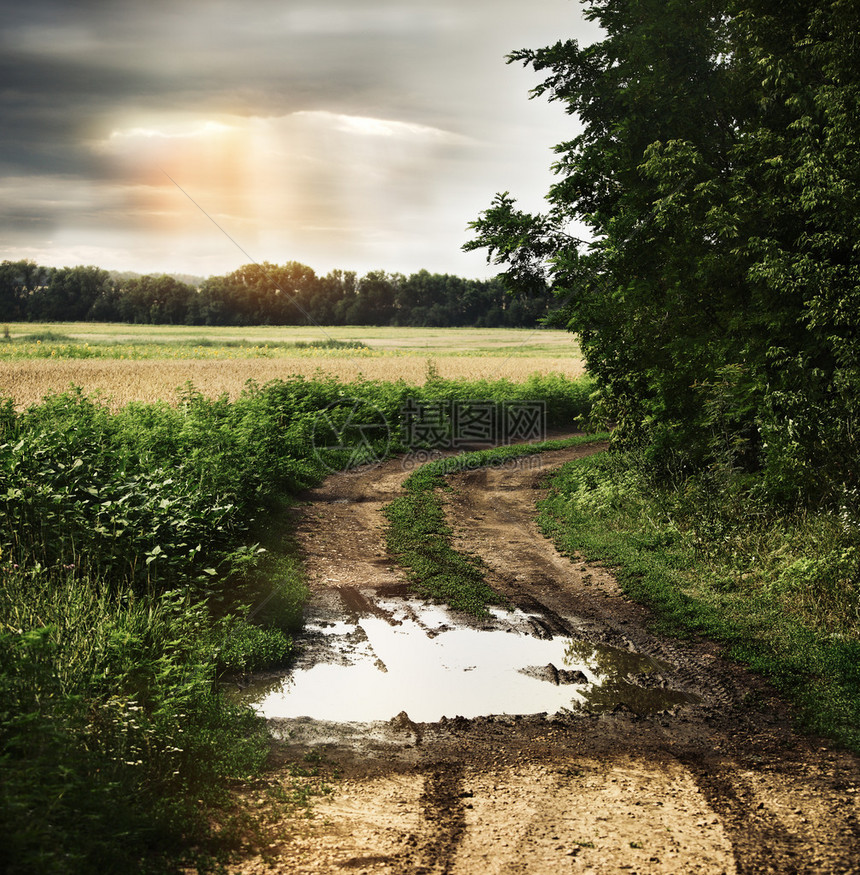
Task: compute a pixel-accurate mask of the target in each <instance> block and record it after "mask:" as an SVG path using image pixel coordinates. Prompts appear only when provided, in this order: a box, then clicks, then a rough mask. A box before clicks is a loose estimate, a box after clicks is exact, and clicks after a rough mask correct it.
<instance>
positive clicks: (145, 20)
mask: <svg viewBox="0 0 860 875" xmlns="http://www.w3.org/2000/svg"><path fill="white" fill-rule="evenodd" d="M540 9H543V14H542V15H541V14H537V13H536V10H540ZM550 10H551V11H550ZM0 15H2V19H0V21H2V25H0V201H2V205H0V234H2V236H3V237H4V238H5V240H6V241H7V242H8V241H9V240H12V239H13V238H14V239H15V240H16V241H17V240H18V239H19V238H21V235H25V236H26V232H27V229H28V228H62V227H71V226H72V224H77V226H80V225H81V223H82V222H83V221H84V219H86V223H87V226H88V227H90V228H93V229H95V228H97V226H98V223H99V221H100V219H99V216H102V217H103V219H104V223H105V228H107V229H113V228H115V227H116V225H117V223H121V219H119V218H117V217H118V215H119V213H118V210H119V208H118V207H117V205H116V202H115V199H116V198H117V197H119V196H118V195H117V194H116V191H115V189H113V188H111V186H113V185H114V184H119V183H121V182H122V180H120V179H119V177H118V174H121V173H122V172H123V171H122V168H121V167H119V166H118V165H117V163H116V162H115V161H112V160H110V159H109V156H108V157H106V152H105V148H104V147H105V144H106V143H108V142H109V141H110V138H111V135H112V133H113V132H115V131H116V130H118V129H122V130H127V129H129V128H135V127H137V126H138V125H141V124H142V125H144V126H145V125H146V123H147V119H151V118H154V119H165V118H170V117H172V116H175V117H180V116H182V115H183V114H185V115H186V116H187V115H194V116H196V117H206V116H207V115H211V116H212V117H213V118H223V117H225V116H241V117H245V118H252V117H254V118H271V119H278V118H283V117H287V116H290V114H292V113H297V112H301V111H310V112H312V113H333V114H341V115H344V116H356V117H363V118H372V119H382V120H389V121H392V122H399V123H405V124H412V125H421V126H425V127H427V128H432V129H440V130H441V131H443V132H450V133H451V134H453V135H462V137H463V138H466V139H468V140H469V141H471V142H475V143H477V142H478V141H482V142H484V143H485V144H486V145H487V149H488V151H487V153H486V155H484V156H483V157H481V156H479V155H478V154H477V152H473V153H471V154H469V155H466V154H465V152H464V151H463V150H461V152H459V153H457V156H454V157H452V153H450V152H447V153H445V159H444V160H445V161H446V162H447V163H448V164H450V168H446V167H443V165H442V163H438V164H437V165H436V167H437V168H441V169H442V170H444V171H445V172H448V169H450V173H449V174H448V178H449V180H450V181H451V184H452V185H459V184H460V180H462V181H463V185H467V184H468V183H469V182H471V181H472V180H473V179H474V178H475V177H476V171H477V169H478V167H479V165H482V166H483V168H484V169H486V168H491V167H492V166H493V164H494V162H496V161H497V160H500V158H499V156H500V155H501V154H502V151H503V150H504V149H507V150H510V149H511V148H512V147H513V146H514V145H515V144H516V142H517V141H518V139H520V138H521V139H523V140H525V139H527V138H529V137H530V136H531V137H532V139H533V137H534V132H533V131H530V130H528V129H527V128H524V125H523V118H524V117H525V118H530V117H529V116H528V115H527V114H526V116H524V115H523V114H522V109H521V108H522V107H523V106H524V105H525V104H526V100H525V97H526V91H527V87H528V84H530V83H527V82H526V81H525V80H524V79H523V78H522V73H521V72H518V73H516V74H514V75H513V76H512V74H511V72H510V68H506V67H505V65H504V61H503V57H504V54H505V53H506V52H508V51H510V50H512V49H514V48H518V47H520V46H522V45H543V44H546V43H547V42H550V41H554V40H555V39H557V38H559V37H563V36H567V35H571V33H572V32H573V31H574V30H575V28H576V27H578V26H581V22H580V20H579V15H578V4H577V3H576V2H575V0H570V2H569V3H565V2H563V0H531V2H530V3H528V4H527V3H525V2H524V0H254V2H250V3H243V4H240V3H236V2H235V0H230V2H226V0H152V2H147V3H142V2H140V0H74V2H70V0H64V2H55V0H30V2H25V3H22V2H14V3H12V2H8V0H0ZM563 15H566V19H565V20H562V16H563ZM555 19H558V20H555ZM574 35H575V34H574ZM515 76H519V77H520V78H515ZM514 82H515V83H516V85H514V86H511V83H514ZM141 120H142V121H141ZM550 142H551V141H550ZM547 145H549V143H548V144H547ZM428 154H429V153H428ZM433 154H434V155H435V156H436V158H435V159H434V160H437V161H438V162H441V161H442V158H441V157H440V155H441V154H442V153H440V152H439V151H438V150H437V151H436V152H434V153H433ZM506 154H508V153H506ZM548 163H549V159H548V160H547V164H548ZM392 172H393V171H392ZM432 172H433V168H432V167H430V166H428V168H427V176H426V178H425V181H424V182H423V183H422V185H424V186H425V187H426V188H427V190H428V191H430V190H431V189H432V184H431V183H430V181H429V174H430V173H432ZM403 173H404V174H406V173H409V174H412V175H413V176H414V174H415V167H414V166H413V165H409V167H408V169H407V170H404V171H403ZM52 179H54V180H55V181H56V185H54V186H52V183H51V180H52ZM308 179H309V180H311V179H312V178H311V177H308ZM28 180H29V182H30V184H29V191H31V192H32V194H30V193H28ZM125 182H126V184H127V185H131V184H133V183H132V182H130V181H128V180H126V181H125ZM407 183H408V184H407ZM298 184H299V183H296V185H298ZM308 184H309V185H310V184H311V183H310V182H308ZM313 184H314V185H316V186H319V188H318V190H317V191H316V192H315V195H316V197H317V199H318V200H321V201H325V200H326V198H327V197H329V196H331V197H333V195H331V193H330V192H328V190H324V189H325V186H326V185H328V186H329V187H330V188H331V187H332V186H335V185H336V184H337V183H336V182H333V181H332V180H331V179H327V178H323V177H322V176H320V177H319V178H313ZM387 184H388V185H389V186H390V188H391V190H392V191H396V187H397V184H398V180H397V179H395V178H394V177H392V176H390V175H389V178H388V181H387ZM515 184H516V180H513V183H509V182H508V180H507V179H499V182H498V183H496V182H494V181H491V182H489V183H488V185H489V186H492V187H493V188H489V189H488V191H487V194H488V195H489V193H491V192H492V190H494V188H507V187H513V186H514V185H515ZM87 187H89V188H88V189H87ZM403 191H404V192H407V191H408V193H409V197H410V198H412V199H413V200H414V201H417V200H418V199H419V198H420V192H419V191H418V189H417V188H416V185H415V184H414V183H413V182H412V181H411V180H404V181H403ZM481 197H482V198H483V197H485V196H484V195H481ZM310 198H311V193H308V195H307V199H308V200H310ZM465 209H471V207H466V208H465ZM472 216H473V214H467V215H465V216H463V217H458V218H456V219H452V221H456V223H457V227H458V228H462V227H463V226H464V225H465V222H466V221H467V220H468V219H469V218H471V217H472ZM49 243H50V241H48V240H47V239H46V240H44V241H43V245H48V244H49Z"/></svg>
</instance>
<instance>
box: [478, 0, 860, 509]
mask: <svg viewBox="0 0 860 875" xmlns="http://www.w3.org/2000/svg"><path fill="white" fill-rule="evenodd" d="M772 10H773V4H772V3H767V2H764V0H599V2H597V0H592V2H588V3H587V10H586V16H587V17H588V18H590V19H592V20H597V21H598V22H599V23H600V25H601V26H602V28H603V30H604V32H605V37H604V38H603V39H602V40H601V41H599V42H597V43H595V44H593V45H590V46H585V47H580V46H579V45H578V44H577V43H576V42H575V41H572V40H568V41H566V42H560V43H557V44H556V45H554V46H551V47H548V48H544V49H538V50H520V51H517V52H514V53H513V54H512V55H511V56H510V58H509V60H511V61H522V62H524V63H526V64H528V65H531V66H532V67H534V69H535V70H537V71H539V72H544V73H548V76H547V78H546V79H545V80H544V82H543V83H542V84H541V85H539V86H538V87H537V88H536V89H535V90H534V94H535V95H544V96H547V97H549V99H550V100H555V101H560V102H562V103H564V104H565V105H566V108H567V111H568V112H569V113H570V114H572V115H575V116H576V117H577V118H578V120H579V123H580V124H581V126H582V130H581V132H580V133H579V134H577V135H576V136H574V137H573V138H572V139H571V140H569V141H567V142H565V143H561V144H560V145H558V146H557V147H556V150H555V151H556V154H557V156H558V158H557V161H556V164H555V171H556V173H557V175H558V181H557V182H555V183H554V184H553V186H552V187H551V189H550V191H549V193H548V195H547V201H548V209H547V211H546V212H545V213H544V214H541V215H530V214H527V213H524V212H522V211H520V210H518V209H517V207H516V203H515V201H514V200H513V199H512V198H511V197H510V196H509V195H508V194H507V193H505V194H502V195H498V196H497V197H496V199H495V201H494V202H493V204H492V205H491V207H490V209H488V210H487V211H486V212H485V213H483V214H482V215H481V216H480V217H479V219H478V220H477V221H475V222H473V223H472V227H473V228H474V230H475V231H476V232H477V233H476V238H475V239H474V240H473V241H471V242H470V243H469V244H467V248H469V249H474V248H478V247H487V248H488V249H489V256H488V257H489V258H490V259H492V260H494V261H495V262H496V263H498V264H502V265H504V266H505V267H506V270H505V274H504V276H505V277H506V280H507V281H508V283H509V284H510V285H512V286H513V287H517V288H529V287H534V286H536V285H539V284H540V283H548V284H549V285H551V287H552V288H553V290H554V291H555V292H556V294H557V295H559V296H560V297H561V299H562V302H563V306H562V307H561V309H560V311H559V312H558V315H557V317H556V321H557V322H560V323H561V324H564V325H566V326H567V327H569V328H570V329H571V330H573V331H576V332H577V333H578V334H579V335H580V339H581V343H582V348H583V352H584V354H585V356H586V360H587V363H588V367H589V370H590V371H591V372H592V373H593V374H594V375H595V376H596V377H597V379H598V381H599V385H600V387H601V391H602V392H603V395H604V398H605V400H606V404H607V408H608V410H609V412H610V413H611V415H612V416H614V417H615V418H616V419H617V421H618V423H619V428H618V432H617V438H616V440H617V441H618V442H623V441H637V442H641V443H643V444H644V445H646V446H647V447H648V450H649V452H650V453H651V457H652V459H653V460H654V461H655V462H657V463H660V464H663V465H665V464H666V463H667V462H668V460H669V459H672V460H673V462H674V463H676V464H677V463H678V462H679V461H680V462H681V463H684V464H687V465H702V464H714V463H715V462H720V463H721V464H723V465H728V466H729V467H737V466H742V467H745V468H749V469H753V468H756V467H764V469H765V470H766V472H767V473H768V483H769V485H770V486H771V487H772V488H773V489H774V490H775V491H777V492H781V493H782V494H783V495H786V496H787V495H788V493H790V492H792V491H793V492H805V493H806V494H809V493H810V492H811V491H812V490H813V488H814V487H815V486H816V485H819V486H820V485H821V484H822V483H823V482H825V481H823V480H822V478H821V476H820V473H821V472H820V470H819V471H818V472H817V476H816V478H815V480H814V481H813V480H812V478H810V477H808V476H804V474H803V472H804V470H805V469H806V468H807V466H809V465H811V464H819V463H824V462H826V470H827V472H828V475H829V483H828V489H827V491H829V492H830V493H832V492H833V490H834V489H837V490H838V489H841V488H842V485H844V484H846V483H847V482H848V480H849V479H850V478H851V477H854V478H855V479H856V476H857V474H856V469H855V470H854V472H853V474H852V473H851V471H850V470H849V469H850V468H852V467H853V462H850V461H849V460H850V459H852V458H854V459H856V455H857V453H856V451H857V449H858V446H857V444H856V440H857V438H856V435H857V434H858V432H857V429H856V422H855V421H854V419H853V417H854V414H853V410H857V409H860V407H858V405H857V404H856V401H857V400H860V399H858V398H857V389H858V386H860V380H858V368H857V365H858V361H857V356H858V355H860V353H859V352H858V346H857V344H856V339H857V338H856V331H857V327H858V324H860V319H858V301H860V276H858V272H857V270H856V265H857V253H858V235H857V230H856V227H855V223H854V222H853V217H854V216H856V215H857V206H858V202H857V197H858V185H857V183H858V176H857V171H858V167H857V158H856V143H857V139H858V113H857V106H858V101H857V96H858V92H857V87H858V81H860V76H859V75H858V72H857V68H856V64H855V63H853V61H852V59H853V57H854V42H855V36H854V34H856V33H857V25H858V21H857V17H858V10H857V8H856V4H855V3H849V2H847V0H831V2H818V3H808V2H803V3H801V2H789V3H785V4H781V5H780V9H779V11H778V13H774V12H773V11H772ZM852 143H854V144H855V147H854V148H853V149H852V147H851V144H852ZM573 220H578V221H580V222H584V223H585V224H586V225H587V226H588V228H589V230H590V232H591V234H592V235H593V241H592V242H591V243H590V244H583V243H582V242H581V241H578V240H576V239H574V238H573V237H572V236H571V235H570V233H569V229H570V227H571V222H572V221H573ZM849 403H850V404H851V405H852V407H846V405H847V404H849ZM813 411H814V412H813ZM825 412H826V413H827V418H828V421H827V423H825V422H822V414H823V413H825ZM834 439H838V440H839V441H840V445H839V446H837V447H836V448H833V447H831V457H830V458H828V459H824V458H823V456H824V455H825V454H823V453H822V449H823V448H824V446H825V445H826V444H827V442H828V440H831V441H832V440H834ZM852 441H853V442H854V443H851V442H852ZM846 442H847V443H848V444H849V446H842V444H846ZM834 450H835V457H838V458H835V457H834V453H833V451H834Z"/></svg>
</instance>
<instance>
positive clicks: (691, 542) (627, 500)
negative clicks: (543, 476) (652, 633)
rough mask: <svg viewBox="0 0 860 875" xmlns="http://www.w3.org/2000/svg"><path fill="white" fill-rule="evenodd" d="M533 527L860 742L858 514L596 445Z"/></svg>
mask: <svg viewBox="0 0 860 875" xmlns="http://www.w3.org/2000/svg"><path fill="white" fill-rule="evenodd" d="M551 485H552V491H551V494H550V497H549V498H547V499H546V501H544V502H543V504H542V507H541V516H540V524H541V526H542V528H543V530H544V532H545V533H546V534H547V535H548V536H550V537H552V538H553V539H554V541H555V543H556V545H557V546H558V548H559V549H560V550H561V551H562V552H564V553H567V554H569V555H574V554H578V555H580V556H583V555H584V556H586V557H588V558H589V559H593V560H599V561H601V562H604V563H606V564H608V565H610V566H612V567H613V568H614V570H615V573H616V575H617V577H618V579H619V581H620V582H621V584H622V586H623V588H624V590H625V592H627V593H628V594H629V595H630V596H631V597H633V598H634V599H636V600H637V601H641V602H643V603H645V604H647V605H649V606H650V607H651V608H653V609H654V611H655V615H656V617H657V628H658V630H659V631H661V632H663V633H665V634H670V635H677V636H681V637H686V636H702V637H706V638H710V639H713V640H715V641H718V642H720V643H722V644H724V645H725V646H726V650H725V655H726V656H728V657H729V658H731V659H735V660H737V661H739V662H742V663H745V664H746V665H748V666H750V667H751V668H752V669H754V670H755V671H756V672H759V673H760V674H761V675H763V676H764V677H765V678H767V679H768V680H769V681H771V682H772V683H773V685H774V686H775V688H776V689H777V690H778V691H779V692H780V693H781V694H782V695H783V696H785V698H786V699H788V700H789V701H790V702H792V703H793V704H794V706H795V707H796V715H797V718H798V720H799V722H800V724H801V726H802V728H803V729H804V730H806V731H810V732H815V733H818V734H821V735H825V736H828V737H830V738H832V739H835V740H836V741H838V742H840V743H841V744H844V745H846V746H848V747H851V748H853V749H854V750H856V751H858V752H860V590H858V587H857V579H858V574H860V550H858V547H860V539H859V538H858V535H860V519H858V518H857V517H855V516H853V515H852V514H851V513H850V512H849V511H848V510H847V509H846V510H843V511H842V512H833V511H828V510H811V509H808V508H802V507H798V508H795V509H794V510H791V511H786V510H785V509H782V508H775V507H774V506H773V504H772V503H771V502H770V501H769V500H768V499H767V497H766V495H765V494H764V493H763V492H761V491H756V490H755V489H754V488H751V487H750V484H749V483H745V484H744V487H743V488H741V486H740V484H739V481H738V479H737V478H736V477H731V476H730V477H728V478H725V479H723V480H722V481H719V480H716V479H715V476H714V474H713V472H708V473H706V474H702V475H699V476H695V477H692V476H688V477H684V478H681V479H679V480H677V481H675V482H668V483H667V482H663V481H658V480H656V479H655V478H654V477H653V476H652V475H649V473H648V466H646V465H643V464H642V463H641V460H639V459H635V458H631V457H630V455H625V454H615V453H611V452H610V453H601V454H600V455H598V456H592V457H588V458H584V459H579V460H577V461H574V462H571V463H569V464H568V465H566V466H564V468H563V469H561V470H560V471H559V472H558V473H557V474H555V475H554V476H553V477H552V478H551Z"/></svg>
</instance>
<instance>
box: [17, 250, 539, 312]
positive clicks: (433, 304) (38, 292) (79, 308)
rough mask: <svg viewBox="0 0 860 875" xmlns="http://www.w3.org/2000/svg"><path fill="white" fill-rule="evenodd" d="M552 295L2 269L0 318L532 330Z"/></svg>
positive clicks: (283, 272) (397, 284)
mask: <svg viewBox="0 0 860 875" xmlns="http://www.w3.org/2000/svg"><path fill="white" fill-rule="evenodd" d="M547 310H548V298H547V297H544V298H535V297H533V296H532V297H525V296H514V297H512V296H510V295H508V294H506V292H505V286H504V284H503V283H502V282H501V281H500V280H498V279H491V280H471V279H463V278H461V277H458V276H452V275H450V274H438V273H430V272H429V271H426V270H422V271H419V272H418V273H414V274H411V275H410V276H404V275H403V274H399V273H386V272H385V271H382V270H378V271H371V272H370V273H367V274H365V275H364V276H359V275H358V274H357V273H355V272H353V271H344V270H333V271H331V272H330V273H328V274H326V275H325V276H317V274H316V273H315V272H314V271H313V270H312V269H311V268H310V267H307V266H306V265H304V264H299V263H297V262H288V263H286V264H283V265H276V264H269V263H263V264H246V265H244V266H243V267H240V268H239V269H238V270H235V271H233V272H232V273H229V274H227V275H225V276H210V277H208V278H207V279H203V280H201V281H199V282H197V283H189V282H185V281H183V280H182V279H179V278H177V277H173V276H169V275H165V274H161V275H154V274H153V275H146V276H137V275H131V276H128V275H121V274H116V273H110V272H108V271H106V270H103V269H101V268H98V267H93V266H86V267H85V266H78V267H62V268H55V267H43V266H40V265H38V264H36V263H34V262H32V261H4V262H3V263H2V264H0V319H2V320H5V321H9V322H13V321H21V322H27V321H33V322H35V321H38V322H72V321H94V322H129V323H137V324H166V325H304V324H314V323H315V324H319V325H401V326H417V327H448V326H472V327H487V328H493V327H532V326H535V325H537V324H538V321H539V320H540V319H542V318H543V317H544V316H546V314H547Z"/></svg>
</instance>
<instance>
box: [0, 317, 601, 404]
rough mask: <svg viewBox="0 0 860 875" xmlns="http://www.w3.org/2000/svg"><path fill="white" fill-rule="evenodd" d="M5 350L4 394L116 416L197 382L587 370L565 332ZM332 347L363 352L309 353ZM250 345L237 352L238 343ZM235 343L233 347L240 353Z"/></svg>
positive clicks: (139, 342) (112, 340) (213, 385)
mask: <svg viewBox="0 0 860 875" xmlns="http://www.w3.org/2000/svg"><path fill="white" fill-rule="evenodd" d="M10 334H11V340H9V341H8V342H7V343H5V344H3V345H2V346H0V392H2V393H3V394H5V395H7V396H11V397H12V398H13V399H14V401H15V406H16V407H18V408H19V409H20V408H24V407H27V406H29V405H31V404H34V403H36V402H38V401H40V400H41V399H42V398H43V397H44V396H45V395H47V394H49V393H51V392H61V391H65V390H67V389H69V388H70V387H71V386H80V387H81V388H82V389H83V390H84V391H85V392H87V393H94V392H98V393H99V394H100V395H101V396H102V397H103V398H104V400H105V401H106V402H107V403H108V404H109V405H110V406H111V407H113V408H117V407H121V406H122V405H124V404H126V403H127V402H129V401H154V400H159V399H161V400H168V401H172V400H174V399H176V397H177V390H178V389H179V388H181V387H183V386H184V385H185V384H186V383H188V382H190V383H192V384H193V385H194V387H195V388H196V389H198V390H199V391H201V392H202V393H203V394H204V395H208V396H213V397H214V396H219V395H222V394H224V393H226V394H227V395H229V396H230V397H231V398H233V397H236V396H237V395H238V394H239V393H240V392H241V391H242V388H243V387H244V386H245V384H246V383H247V381H248V380H255V381H256V382H258V383H261V384H262V383H266V382H268V381H269V380H273V379H279V378H284V377H287V376H290V375H293V374H299V375H302V376H305V377H314V376H319V375H327V376H333V377H336V378H338V379H341V380H343V381H352V380H355V379H357V378H364V379H368V380H398V379H402V380H405V381H407V382H409V383H413V384H421V383H423V382H424V381H425V379H426V378H427V375H428V373H430V372H432V371H435V372H436V373H438V375H439V376H440V377H443V378H446V379H465V380H477V379H501V378H506V379H509V380H512V381H514V382H522V381H523V380H525V379H526V378H527V377H529V376H530V375H531V374H534V373H540V374H550V373H559V374H563V375H565V376H568V377H576V376H579V375H581V374H582V373H583V370H584V367H583V363H582V360H581V358H580V355H579V348H578V346H577V344H576V341H575V339H574V338H573V337H572V336H571V335H570V334H568V333H567V332H564V331H551V330H544V329H541V330H527V329H483V330H478V329H456V328H451V329H436V328H434V329H415V328H358V327H347V328H344V327H338V328H331V329H324V337H323V338H321V337H320V330H319V329H316V330H315V329H309V328H298V329H297V328H294V327H287V328H272V327H265V328H263V327H253V328H229V329H227V328H184V327H183V328H179V327H175V326H128V325H122V326H117V325H92V324H86V323H73V324H72V323H69V324H60V325H57V324H54V325H50V326H39V325H23V324H19V325H15V326H12V327H10ZM36 337H39V338H42V339H39V340H33V339H32V338H36ZM321 340H322V341H324V342H326V343H328V342H332V343H335V342H343V343H347V342H348V343H355V344H357V345H356V348H308V347H301V346H299V347H296V346H293V345H292V344H303V343H314V342H320V341H321ZM239 343H241V344H243V345H241V346H240V345H237V344H239ZM231 344H232V345H231Z"/></svg>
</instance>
